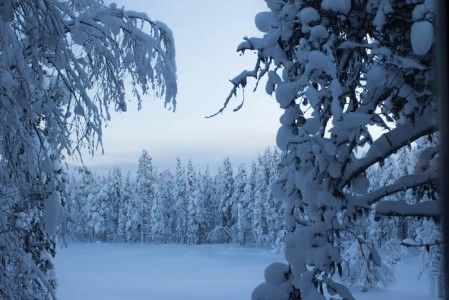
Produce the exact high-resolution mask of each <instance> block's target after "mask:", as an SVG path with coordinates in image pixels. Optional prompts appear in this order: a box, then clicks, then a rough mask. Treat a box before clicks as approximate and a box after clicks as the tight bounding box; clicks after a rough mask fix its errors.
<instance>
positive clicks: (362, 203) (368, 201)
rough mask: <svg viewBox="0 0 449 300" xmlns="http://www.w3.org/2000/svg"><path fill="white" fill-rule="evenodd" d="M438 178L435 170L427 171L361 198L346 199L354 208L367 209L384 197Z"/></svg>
mask: <svg viewBox="0 0 449 300" xmlns="http://www.w3.org/2000/svg"><path fill="white" fill-rule="evenodd" d="M438 176H439V172H438V171H435V170H429V171H426V172H423V173H418V174H410V175H404V176H402V177H400V178H399V179H398V180H396V181H395V182H394V183H392V184H390V185H385V186H383V187H381V188H378V189H376V190H374V191H372V192H370V193H367V194H364V195H362V196H349V197H348V198H349V201H350V203H352V204H353V205H354V206H357V207H367V208H368V207H370V206H371V205H372V204H374V203H375V202H377V201H379V200H380V199H382V198H384V197H386V196H389V195H392V194H395V193H397V192H401V191H405V190H408V189H410V188H414V187H417V186H420V185H423V184H426V183H429V182H432V181H435V180H437V179H438ZM395 203H397V202H395Z"/></svg>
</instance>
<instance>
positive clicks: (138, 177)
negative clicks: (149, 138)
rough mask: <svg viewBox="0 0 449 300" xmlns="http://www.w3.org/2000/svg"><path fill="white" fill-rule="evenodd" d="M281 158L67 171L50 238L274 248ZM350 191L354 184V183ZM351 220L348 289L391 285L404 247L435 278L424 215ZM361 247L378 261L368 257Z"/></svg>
mask: <svg viewBox="0 0 449 300" xmlns="http://www.w3.org/2000/svg"><path fill="white" fill-rule="evenodd" d="M432 143H434V142H433V141H431V140H429V139H427V138H425V139H421V140H419V141H418V142H417V143H415V144H413V146H412V147H410V148H404V149H402V150H401V151H399V152H398V153H397V154H395V155H393V156H392V157H391V158H388V159H386V160H385V161H384V162H383V163H382V164H381V165H380V164H378V165H376V166H374V167H373V168H370V169H369V170H368V171H367V178H368V179H369V181H370V182H371V185H370V187H369V190H375V189H378V188H379V187H382V186H388V185H389V184H390V183H391V182H393V181H395V180H396V179H397V178H399V177H401V176H404V175H407V174H410V173H413V172H416V170H417V169H419V168H422V167H423V164H425V163H426V161H427V157H426V154H427V152H426V151H423V149H426V148H427V147H429V144H432ZM281 157H282V154H281V153H279V152H278V151H277V150H274V151H272V150H270V149H267V150H266V151H265V152H264V153H263V155H260V156H259V157H258V159H257V160H256V161H254V162H252V163H250V164H249V165H245V164H242V165H240V166H238V168H235V169H234V167H233V166H232V163H231V161H230V160H229V159H228V158H226V159H224V160H223V163H222V165H220V166H219V167H218V169H217V171H216V172H215V174H214V175H211V174H210V172H209V168H207V169H206V170H204V171H200V170H199V169H198V168H196V167H195V165H194V164H193V163H192V162H191V161H190V160H189V161H188V162H187V163H186V164H183V163H182V162H181V160H180V159H178V160H177V164H176V168H175V170H174V171H173V172H172V171H170V170H162V171H161V170H157V169H156V168H155V167H154V166H153V162H152V159H151V157H150V155H149V153H148V152H147V151H143V152H142V155H141V156H140V158H139V160H138V166H137V171H136V172H135V173H128V174H127V175H126V176H123V175H122V171H121V170H120V168H118V167H116V168H114V169H112V170H111V171H110V172H109V173H108V174H107V175H96V174H94V173H93V172H92V171H90V170H89V169H88V168H86V167H81V168H77V169H76V170H75V172H73V173H72V175H71V176H70V181H69V187H68V194H69V196H68V203H67V210H66V212H65V216H64V218H63V222H62V224H61V227H60V230H59V232H60V235H61V236H63V237H65V238H67V239H71V240H76V241H84V242H96V241H101V242H126V243H185V244H204V243H236V244H240V245H245V246H256V247H267V248H276V249H282V248H283V247H284V239H285V236H286V224H285V223H284V220H285V218H283V216H284V215H285V213H286V208H285V203H283V202H282V201H280V200H278V199H276V198H275V197H273V194H272V190H274V191H275V190H276V189H278V188H279V187H280V184H279V181H276V178H279V177H280V175H282V172H284V169H283V167H282V166H281V164H280V161H281ZM235 170H236V172H234V171H235ZM354 185H360V186H361V187H360V188H364V187H363V186H362V185H363V182H359V183H354ZM435 192H436V189H435V186H432V185H428V186H424V187H420V188H417V189H413V190H408V191H405V192H400V193H398V194H396V195H394V196H389V197H388V198H386V199H385V201H395V202H396V203H398V202H402V203H405V204H413V203H418V202H423V201H430V200H432V199H434V198H435V197H436V196H437V195H436V193H435ZM294 210H295V211H293V212H288V213H290V214H293V215H294V216H295V218H296V220H297V222H298V224H301V222H302V221H304V220H307V218H310V216H308V214H307V212H304V211H301V210H299V209H298V208H297V207H295V208H294ZM354 222H355V223H356V224H357V226H355V228H356V229H355V230H352V231H349V230H348V231H346V232H342V235H341V238H342V240H343V241H344V242H343V243H342V245H341V249H340V251H341V253H342V257H343V260H342V263H341V269H342V274H343V279H344V281H345V282H346V283H347V284H348V285H350V286H359V287H362V288H364V289H371V288H374V287H388V286H390V285H392V284H393V283H394V273H393V267H394V265H395V264H396V263H397V262H398V261H399V260H400V259H401V258H402V257H404V256H405V255H406V254H408V253H410V251H412V252H413V253H415V254H421V255H423V256H424V265H423V271H424V272H427V273H428V275H430V276H431V278H433V279H434V280H440V278H441V272H440V268H439V266H440V265H441V261H440V260H441V247H440V242H441V238H440V231H439V227H438V226H439V225H438V223H436V222H434V220H433V219H432V218H418V219H416V218H403V217H397V218H382V216H381V215H380V214H378V213H376V211H375V210H372V211H366V212H365V213H364V214H362V215H359V216H358V218H357V219H356V220H354ZM354 238H355V239H354ZM359 240H363V241H365V242H364V243H360V241H359ZM426 245H427V247H426ZM369 247H371V248H374V249H376V253H378V255H379V258H380V257H382V259H379V261H377V262H376V258H370V259H369V256H370V255H372V254H370V253H371V250H370V248H369ZM373 260H374V261H375V262H376V263H374V262H373Z"/></svg>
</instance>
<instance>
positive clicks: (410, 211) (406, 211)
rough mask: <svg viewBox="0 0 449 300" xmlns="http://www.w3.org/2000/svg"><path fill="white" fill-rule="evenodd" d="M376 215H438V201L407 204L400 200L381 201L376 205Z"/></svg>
mask: <svg viewBox="0 0 449 300" xmlns="http://www.w3.org/2000/svg"><path fill="white" fill-rule="evenodd" d="M376 215H378V216H399V217H439V216H440V204H439V202H438V201H424V202H418V203H416V204H408V203H405V202H400V201H382V202H380V203H379V204H378V205H377V207H376Z"/></svg>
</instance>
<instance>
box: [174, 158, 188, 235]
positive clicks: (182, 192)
mask: <svg viewBox="0 0 449 300" xmlns="http://www.w3.org/2000/svg"><path fill="white" fill-rule="evenodd" d="M186 185H187V184H186V179H185V171H184V168H183V166H182V165H181V160H180V159H179V158H178V159H177V160H176V171H175V180H174V186H173V198H174V202H175V212H176V215H175V224H176V241H177V242H179V243H185V242H186V234H187V231H186V229H187V213H186V212H187V187H186Z"/></svg>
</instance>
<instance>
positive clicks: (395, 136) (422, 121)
mask: <svg viewBox="0 0 449 300" xmlns="http://www.w3.org/2000/svg"><path fill="white" fill-rule="evenodd" d="M436 115H437V114H436V113H435V112H434V111H433V110H431V111H427V112H426V113H424V114H422V115H421V116H419V117H417V118H416V120H415V121H414V123H411V122H407V123H404V124H399V125H398V126H397V127H396V128H395V129H392V130H391V131H389V132H387V133H384V134H383V135H382V136H380V137H379V138H378V139H377V140H376V141H374V142H373V144H372V145H371V146H370V148H369V150H368V152H367V153H366V155H365V156H364V157H362V158H360V159H357V160H355V161H352V162H351V163H349V164H348V166H347V167H346V170H345V171H344V174H343V180H342V182H344V183H345V182H348V181H349V180H351V178H354V177H356V176H357V175H359V174H360V173H362V172H364V171H365V170H366V169H368V168H369V167H371V166H372V165H374V164H375V163H378V162H380V161H382V160H384V159H385V158H386V157H388V156H389V155H391V154H392V153H395V152H396V151H398V150H399V149H401V148H402V147H404V146H406V145H408V144H410V143H411V142H413V141H415V140H417V139H418V138H420V137H422V136H425V135H428V134H431V133H433V132H436V131H437V120H436Z"/></svg>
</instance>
